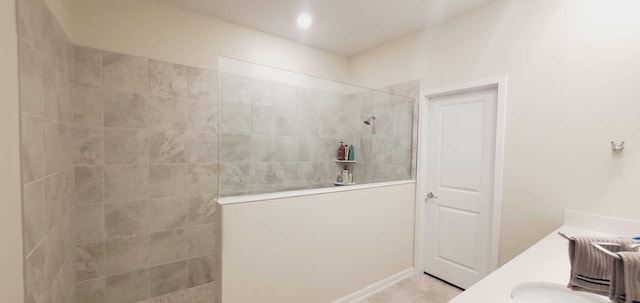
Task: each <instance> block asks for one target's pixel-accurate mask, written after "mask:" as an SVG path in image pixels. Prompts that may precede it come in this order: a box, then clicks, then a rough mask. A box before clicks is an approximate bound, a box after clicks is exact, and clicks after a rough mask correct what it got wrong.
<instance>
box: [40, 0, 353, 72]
mask: <svg viewBox="0 0 640 303" xmlns="http://www.w3.org/2000/svg"><path fill="white" fill-rule="evenodd" d="M50 1H55V0H50ZM57 1H64V0H57ZM71 1H72V5H71V7H72V27H73V34H72V35H71V39H72V41H73V42H74V43H75V44H79V45H83V46H89V47H95V48H100V49H104V50H110V51H115V52H121V53H125V54H130V55H137V56H142V57H147V58H152V59H157V60H164V61H169V62H174V63H179V64H184V65H190V66H195V67H201V68H208V69H214V70H217V57H218V55H221V56H225V57H229V58H234V59H240V60H245V61H250V62H253V63H259V64H264V65H268V66H273V67H278V68H282V69H286V70H290V71H294V72H298V73H303V74H309V75H313V76H316V77H322V78H327V79H332V80H338V81H346V80H347V79H348V70H347V65H348V59H347V58H346V57H345V56H341V55H337V54H333V53H330V52H326V51H323V50H319V49H315V48H312V47H309V46H305V45H302V44H300V43H296V42H293V41H291V40H287V39H284V38H280V37H276V36H273V35H270V34H266V33H263V32H259V31H256V30H252V29H249V28H246V27H242V26H238V25H235V24H232V23H229V22H225V21H222V20H220V19H215V18H212V17H208V16H205V15H201V14H197V13H193V12H190V11H186V10H182V9H178V8H175V7H172V6H169V5H167V4H163V3H160V2H157V1H154V0H135V1H131V0H108V1H106V0H71Z"/></svg>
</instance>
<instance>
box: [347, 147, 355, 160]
mask: <svg viewBox="0 0 640 303" xmlns="http://www.w3.org/2000/svg"><path fill="white" fill-rule="evenodd" d="M347 159H348V160H349V161H355V160H356V153H355V150H354V149H353V144H351V145H349V155H348V157H347Z"/></svg>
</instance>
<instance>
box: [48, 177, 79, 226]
mask: <svg viewBox="0 0 640 303" xmlns="http://www.w3.org/2000/svg"><path fill="white" fill-rule="evenodd" d="M71 171H72V170H70V169H69V170H66V171H62V172H59V173H57V174H55V175H52V176H50V177H47V178H45V179H44V211H45V226H46V227H47V230H50V229H51V228H53V226H55V225H56V224H58V223H59V222H60V221H61V220H62V217H63V216H64V214H65V213H66V212H67V210H68V209H69V208H70V207H71V195H72V193H71V190H72V184H73V180H72V173H71Z"/></svg>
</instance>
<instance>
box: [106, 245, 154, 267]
mask: <svg viewBox="0 0 640 303" xmlns="http://www.w3.org/2000/svg"><path fill="white" fill-rule="evenodd" d="M148 262H149V236H135V237H126V238H119V239H112V240H107V241H105V255H104V271H105V274H106V275H112V274H118V273H123V272H128V271H131V270H137V269H140V268H145V267H147V264H148Z"/></svg>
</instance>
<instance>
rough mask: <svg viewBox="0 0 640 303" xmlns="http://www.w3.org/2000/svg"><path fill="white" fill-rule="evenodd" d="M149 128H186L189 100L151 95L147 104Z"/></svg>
mask: <svg viewBox="0 0 640 303" xmlns="http://www.w3.org/2000/svg"><path fill="white" fill-rule="evenodd" d="M146 110H147V113H146V117H147V121H148V126H149V128H152V129H161V130H185V129H186V125H187V102H186V101H185V100H183V99H176V98H169V97H160V96H151V97H150V99H149V102H148V106H147V109H146Z"/></svg>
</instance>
